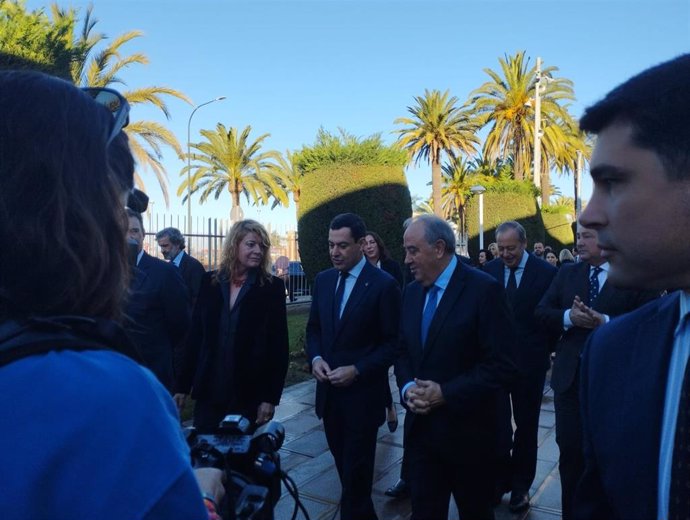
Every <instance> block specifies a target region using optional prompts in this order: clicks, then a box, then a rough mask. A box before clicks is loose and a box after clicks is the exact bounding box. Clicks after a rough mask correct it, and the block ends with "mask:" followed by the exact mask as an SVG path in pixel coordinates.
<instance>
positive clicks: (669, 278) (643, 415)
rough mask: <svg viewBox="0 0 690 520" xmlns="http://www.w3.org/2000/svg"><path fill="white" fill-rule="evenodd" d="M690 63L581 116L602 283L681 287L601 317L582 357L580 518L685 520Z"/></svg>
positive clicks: (652, 74)
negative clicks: (604, 267) (587, 139)
mask: <svg viewBox="0 0 690 520" xmlns="http://www.w3.org/2000/svg"><path fill="white" fill-rule="evenodd" d="M689 93H690V55H688V54H686V55H683V56H680V57H678V58H676V59H674V60H671V61H669V62H666V63H663V64H661V65H658V66H656V67H653V68H651V69H648V70H646V71H644V72H642V73H641V74H639V75H637V76H635V77H633V78H632V79H630V80H628V81H627V82H625V83H624V84H622V85H621V86H619V87H617V88H616V89H614V90H613V91H611V92H610V93H609V94H608V95H607V96H606V97H605V98H604V99H603V100H602V101H600V102H598V103H597V104H595V105H594V106H592V107H591V108H589V109H588V110H587V112H586V113H585V115H584V117H583V118H582V120H581V123H580V126H581V128H582V129H583V130H585V131H587V132H592V133H596V134H597V135H598V138H597V140H596V147H595V149H594V153H593V155H592V160H591V164H590V171H591V175H592V179H593V181H594V193H593V195H592V198H591V200H590V202H589V204H588V205H587V208H586V209H585V211H584V212H583V214H582V215H581V217H580V222H581V223H582V224H583V225H585V226H587V227H589V228H594V229H596V230H597V231H598V233H599V239H598V243H599V247H600V248H601V250H602V256H603V257H604V258H605V259H606V260H607V261H608V262H609V265H610V271H609V275H608V276H609V281H610V282H611V283H612V284H615V285H618V286H622V287H643V288H645V289H648V290H657V291H658V290H662V289H670V288H679V289H680V290H679V291H675V292H673V293H672V294H670V295H669V296H666V297H663V298H660V299H657V300H655V301H653V302H650V303H648V304H647V305H645V306H643V307H641V308H640V309H638V310H637V311H635V312H632V313H630V314H627V315H625V316H623V317H621V318H618V319H614V320H611V322H610V323H609V324H607V325H605V326H604V327H602V328H600V329H599V330H597V331H596V332H595V333H594V334H593V335H592V336H591V337H590V339H589V341H588V344H587V346H586V347H585V351H584V354H583V357H582V366H581V370H582V379H581V394H580V398H581V412H582V421H583V432H584V452H585V472H584V476H583V478H582V480H581V481H580V484H579V487H578V490H577V492H576V497H575V516H576V518H579V519H600V518H608V519H626V520H634V519H652V518H657V519H680V518H688V517H690V446H689V441H690V413H689V410H690V369H689V368H688V367H690V364H688V357H690V322H689V320H688V311H690V263H689V262H688V259H689V258H690V240H688V236H687V233H688V229H690V125H688V121H690V95H689Z"/></svg>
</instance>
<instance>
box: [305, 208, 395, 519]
mask: <svg viewBox="0 0 690 520" xmlns="http://www.w3.org/2000/svg"><path fill="white" fill-rule="evenodd" d="M365 234H366V227H365V225H364V222H363V221H362V219H361V218H360V217H359V216H357V215H355V214H353V213H344V214H341V215H338V216H336V217H335V218H334V219H333V220H332V221H331V224H330V229H329V232H328V249H329V252H330V257H331V261H332V263H333V269H328V270H326V271H323V272H321V273H319V274H318V275H317V276H316V279H315V280H314V289H313V291H312V303H311V312H310V314H309V320H308V322H307V353H308V356H309V359H310V361H311V366H312V373H313V375H314V377H315V378H316V379H317V381H318V383H317V385H316V414H317V415H318V417H320V418H322V419H323V425H324V430H325V432H326V440H327V441H328V447H329V448H330V450H331V453H332V454H333V458H334V459H335V465H336V468H337V470H338V475H339V476H340V482H341V484H342V496H341V510H340V514H341V518H342V519H343V520H372V519H375V518H377V516H376V512H375V511H374V505H373V502H372V500H371V484H372V480H373V477H374V455H375V450H376V434H377V431H378V427H379V426H380V425H381V424H383V422H384V420H385V415H386V414H385V400H384V394H385V392H386V391H390V390H388V367H390V366H391V365H392V364H393V361H394V360H395V358H396V355H397V341H396V340H397V333H398V322H399V317H400V289H399V288H398V284H397V283H396V281H395V280H394V279H393V278H392V277H391V276H390V275H389V274H388V273H386V272H384V271H382V270H381V269H377V268H376V267H374V266H373V265H371V264H370V263H369V262H368V261H367V260H366V258H365V257H364V255H363V254H362V244H363V242H364V237H365Z"/></svg>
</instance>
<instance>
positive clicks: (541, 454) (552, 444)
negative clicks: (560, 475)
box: [537, 433, 560, 462]
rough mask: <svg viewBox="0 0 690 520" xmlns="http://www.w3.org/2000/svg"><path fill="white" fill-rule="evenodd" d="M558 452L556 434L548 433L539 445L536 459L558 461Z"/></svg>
mask: <svg viewBox="0 0 690 520" xmlns="http://www.w3.org/2000/svg"><path fill="white" fill-rule="evenodd" d="M559 453H560V452H559V450H558V445H557V444H556V434H555V433H554V434H553V435H548V436H547V437H546V439H544V442H542V443H541V445H540V446H539V451H538V452H537V459H538V460H548V461H552V462H558V456H559Z"/></svg>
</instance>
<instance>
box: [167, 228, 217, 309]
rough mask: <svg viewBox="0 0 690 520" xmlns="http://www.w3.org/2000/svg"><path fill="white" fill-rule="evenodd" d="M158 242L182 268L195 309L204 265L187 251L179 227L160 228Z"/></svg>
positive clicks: (171, 261)
mask: <svg viewBox="0 0 690 520" xmlns="http://www.w3.org/2000/svg"><path fill="white" fill-rule="evenodd" d="M156 242H158V247H160V248H161V253H163V257H164V258H165V259H166V260H168V261H169V262H170V263H171V264H173V265H174V266H175V267H177V268H178V269H179V270H180V274H181V275H182V279H183V280H184V283H185V285H186V286H187V291H188V293H189V301H190V302H191V304H192V309H194V305H196V300H197V298H198V297H199V289H200V288H201V281H202V280H203V278H204V273H205V272H206V270H205V269H204V266H203V265H201V262H199V260H197V259H196V258H194V257H193V256H190V255H189V254H188V253H187V252H186V251H185V239H184V235H183V234H182V232H181V231H180V230H179V229H177V228H174V227H167V228H165V229H162V230H160V231H159V232H158V233H156Z"/></svg>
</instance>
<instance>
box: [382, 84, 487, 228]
mask: <svg viewBox="0 0 690 520" xmlns="http://www.w3.org/2000/svg"><path fill="white" fill-rule="evenodd" d="M415 102H416V105H415V106H411V107H407V111H408V112H409V113H410V114H412V117H400V118H398V119H396V120H395V124H402V125H406V126H405V127H404V128H401V129H399V130H396V133H398V134H399V136H398V144H399V146H401V147H402V148H403V149H406V150H407V152H408V154H409V156H410V159H412V158H414V159H415V164H417V163H419V161H420V160H421V159H424V160H425V161H427V162H430V163H431V192H432V198H433V201H434V213H435V214H436V215H438V216H442V215H443V209H442V207H441V206H442V203H441V157H442V155H443V154H444V153H445V154H446V155H447V156H448V157H450V158H451V159H455V157H456V154H457V152H459V151H460V152H464V153H465V154H470V153H473V152H474V147H475V145H476V144H479V139H478V138H477V136H476V134H475V130H476V126H475V124H474V123H473V121H472V118H471V117H470V114H469V113H468V112H467V111H465V110H463V109H462V108H461V107H459V106H458V104H457V103H458V99H457V98H456V97H455V96H452V97H451V96H450V95H449V93H448V91H447V90H446V91H445V92H444V93H443V94H442V93H441V92H440V91H439V90H431V91H429V90H425V91H424V96H416V97H415Z"/></svg>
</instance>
